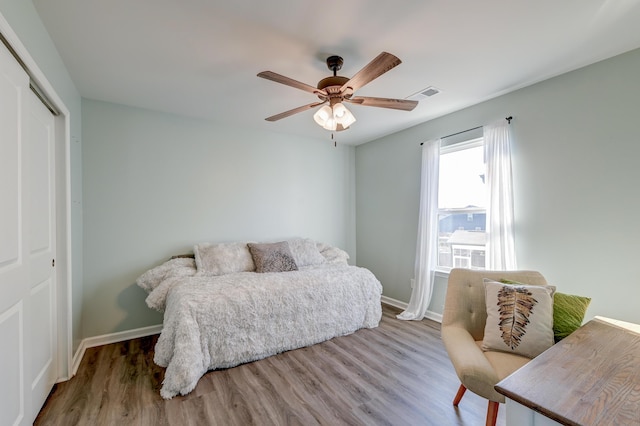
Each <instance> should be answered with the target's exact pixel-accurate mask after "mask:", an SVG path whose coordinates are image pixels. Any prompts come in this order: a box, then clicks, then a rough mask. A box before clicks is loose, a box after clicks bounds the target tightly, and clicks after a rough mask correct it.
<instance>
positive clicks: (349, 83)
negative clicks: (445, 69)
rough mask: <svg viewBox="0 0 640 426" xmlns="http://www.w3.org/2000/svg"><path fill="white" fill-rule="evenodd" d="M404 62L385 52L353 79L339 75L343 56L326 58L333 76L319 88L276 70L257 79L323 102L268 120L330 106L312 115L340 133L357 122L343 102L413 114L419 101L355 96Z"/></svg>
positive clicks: (324, 79) (320, 123) (325, 126)
mask: <svg viewBox="0 0 640 426" xmlns="http://www.w3.org/2000/svg"><path fill="white" fill-rule="evenodd" d="M401 62H402V61H400V59H398V58H397V57H396V56H394V55H392V54H391V53H387V52H382V53H381V54H379V55H378V56H377V57H376V58H375V59H373V60H372V61H371V62H369V63H368V64H367V65H365V67H364V68H362V69H361V70H360V71H358V72H357V73H356V75H354V76H353V77H351V78H347V77H342V76H339V75H337V72H338V71H339V70H340V69H341V68H342V64H343V59H342V58H341V57H340V56H335V55H334V56H329V57H328V58H327V67H328V68H329V69H330V70H331V71H333V75H332V76H329V77H326V78H323V79H322V80H320V81H319V82H318V84H317V86H316V87H313V86H310V85H308V84H305V83H301V82H299V81H297V80H294V79H292V78H289V77H285V76H283V75H280V74H277V73H275V72H273V71H263V72H261V73H259V74H258V77H262V78H266V79H267V80H271V81H275V82H276V83H281V84H285V85H287V86H291V87H294V88H296V89H300V90H304V91H307V92H310V93H313V94H314V95H316V96H317V97H318V98H320V102H313V103H310V104H308V105H304V106H301V107H298V108H294V109H291V110H289V111H285V112H281V113H280V114H276V115H273V116H271V117H267V118H266V119H265V120H267V121H277V120H280V119H282V118H286V117H289V116H291V115H293V114H297V113H299V112H303V111H306V110H309V109H312V108H315V107H317V106H320V105H323V104H326V103H329V105H325V106H323V107H322V108H320V109H319V110H318V111H317V112H316V113H315V114H314V116H313V118H314V120H315V121H316V123H318V124H319V125H320V126H322V127H323V128H325V129H327V130H331V131H341V130H345V129H347V128H348V127H349V126H350V125H351V124H353V123H354V122H355V121H356V119H355V117H354V116H353V114H351V112H350V111H349V110H348V109H347V108H346V107H345V106H344V105H343V102H348V103H352V104H358V105H363V106H372V107H378V108H391V109H398V110H402V111H411V110H413V109H414V108H415V107H416V105H418V101H409V100H405V99H390V98H373V97H369V96H353V94H354V92H355V91H356V90H358V89H360V88H361V87H362V86H364V85H365V84H367V83H369V82H371V81H373V80H375V79H376V78H378V77H380V76H381V75H382V74H384V73H386V72H387V71H389V70H391V69H392V68H395V67H396V66H398V65H400V63H401Z"/></svg>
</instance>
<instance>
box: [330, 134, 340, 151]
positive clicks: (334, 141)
mask: <svg viewBox="0 0 640 426" xmlns="http://www.w3.org/2000/svg"><path fill="white" fill-rule="evenodd" d="M331 140H332V141H333V146H334V147H336V148H337V147H338V141H337V140H335V139H334V138H333V132H331Z"/></svg>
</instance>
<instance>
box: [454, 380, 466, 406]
mask: <svg viewBox="0 0 640 426" xmlns="http://www.w3.org/2000/svg"><path fill="white" fill-rule="evenodd" d="M466 391H467V388H465V387H464V385H460V387H459V388H458V393H457V394H456V397H455V398H453V405H454V406H455V407H457V406H458V404H460V400H461V399H462V397H463V396H464V393H465V392H466Z"/></svg>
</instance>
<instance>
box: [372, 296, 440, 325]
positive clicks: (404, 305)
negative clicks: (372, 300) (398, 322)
mask: <svg viewBox="0 0 640 426" xmlns="http://www.w3.org/2000/svg"><path fill="white" fill-rule="evenodd" d="M380 301H381V302H382V303H386V304H387V305H391V306H393V307H396V308H399V309H403V310H404V309H407V306H409V304H408V303H406V302H401V301H399V300H396V299H392V298H390V297H387V296H382V297H381V298H380ZM424 317H425V318H427V319H430V320H432V321H436V322H439V323H442V314H439V313H437V312H433V311H427V312H425V314H424Z"/></svg>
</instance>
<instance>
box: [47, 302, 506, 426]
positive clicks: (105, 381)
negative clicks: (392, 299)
mask: <svg viewBox="0 0 640 426" xmlns="http://www.w3.org/2000/svg"><path fill="white" fill-rule="evenodd" d="M397 313H399V310H398V309H396V308H393V307H391V306H388V305H383V318H382V321H381V323H380V326H379V327H377V328H375V329H364V330H359V331H357V332H355V333H353V334H351V335H349V336H342V337H337V338H334V339H331V340H329V341H326V342H323V343H320V344H317V345H313V346H309V347H307V348H301V349H296V350H293V351H288V352H284V353H281V354H278V355H274V356H272V357H269V358H266V359H263V360H259V361H255V362H251V363H247V364H243V365H240V366H237V367H234V368H229V369H223V370H216V371H210V372H208V373H207V374H205V375H204V376H203V377H202V378H201V379H200V381H199V382H198V385H197V386H196V388H195V389H194V391H193V392H191V393H190V394H188V395H185V396H177V397H175V398H173V399H171V400H163V399H162V398H161V397H160V387H161V386H162V380H163V377H164V369H163V368H161V367H158V366H157V365H155V364H154V363H153V355H154V347H155V343H156V342H157V338H158V336H149V337H144V338H140V339H133V340H129V341H126V342H120V343H115V344H111V345H105V346H101V347H97V348H90V349H88V350H87V351H86V353H85V356H84V359H83V360H82V363H81V365H80V367H79V369H78V372H77V374H76V376H75V377H73V378H72V379H71V380H69V381H67V382H64V383H59V384H57V385H56V386H55V387H54V389H53V391H52V392H51V395H49V398H48V399H47V401H46V403H45V406H44V407H43V408H42V410H41V411H40V414H39V415H38V418H37V419H36V422H35V424H36V425H64V426H68V425H91V426H101V425H117V426H124V425H141V426H146V425H149V426H164V425H180V426H182V425H189V426H190V425H207V426H208V425H224V426H228V425H238V426H245V425H304V426H307V425H363V426H365V425H366V426H369V425H407V424H411V425H434V426H447V425H459V426H475V425H480V424H484V419H485V416H486V409H487V402H486V400H484V399H482V398H480V397H478V396H476V395H474V394H472V393H471V392H467V394H466V395H465V397H464V399H463V400H462V402H461V403H460V406H459V407H457V408H456V407H453V405H452V400H453V397H454V395H455V393H456V391H457V389H458V386H459V382H458V379H457V377H456V375H455V372H454V370H453V367H452V366H451V363H450V362H449V359H448V357H447V354H446V351H445V350H444V347H443V345H442V342H441V340H440V329H439V324H437V323H435V322H433V321H429V320H423V321H400V320H398V319H396V318H395V315H396V314H397ZM504 421H505V420H504V407H503V406H502V407H501V410H500V413H499V416H498V425H504Z"/></svg>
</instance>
